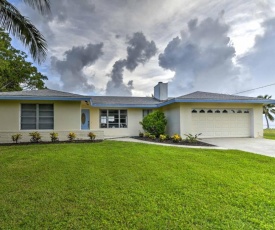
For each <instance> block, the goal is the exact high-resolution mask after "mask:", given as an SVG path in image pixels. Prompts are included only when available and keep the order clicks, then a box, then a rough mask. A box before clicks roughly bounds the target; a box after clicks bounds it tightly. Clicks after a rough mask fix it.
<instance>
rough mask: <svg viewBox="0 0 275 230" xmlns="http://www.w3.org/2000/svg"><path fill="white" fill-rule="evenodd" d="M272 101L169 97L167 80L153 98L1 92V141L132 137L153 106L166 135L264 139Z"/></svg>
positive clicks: (201, 94) (212, 95)
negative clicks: (266, 108) (35, 136)
mask: <svg viewBox="0 0 275 230" xmlns="http://www.w3.org/2000/svg"><path fill="white" fill-rule="evenodd" d="M270 103H275V100H265V99H259V98H254V97H244V96H235V95H226V94H217V93H208V92H194V93H190V94H187V95H183V96H179V97H174V98H169V97H168V83H162V82H159V83H158V84H157V85H156V86H155V88H154V97H115V96H83V95H77V94H72V93H66V92H60V91H56V90H50V89H44V90H30V91H17V92H2V93H0V142H2V143H3V142H10V141H11V135H12V134H16V133H21V134H23V140H22V141H29V140H30V137H29V135H28V134H29V133H30V132H33V131H39V132H40V133H41V134H42V139H43V140H49V139H50V137H49V133H50V132H57V133H59V139H60V140H64V139H67V134H68V133H69V132H75V133H76V135H77V137H78V138H79V139H86V138H88V137H87V134H88V133H89V132H93V133H95V134H96V135H97V138H98V139H102V138H104V137H116V136H136V135H138V133H139V131H142V127H141V125H140V124H139V122H140V121H142V119H143V117H144V116H146V115H147V114H149V113H150V112H152V111H154V110H161V111H163V112H164V113H165V115H166V117H167V120H168V124H167V133H168V134H170V135H172V134H174V133H178V134H180V135H181V136H184V134H188V133H192V134H198V133H202V135H201V137H202V138H211V137H253V138H256V137H262V136H263V119H262V107H263V104H270Z"/></svg>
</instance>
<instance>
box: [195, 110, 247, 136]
mask: <svg viewBox="0 0 275 230" xmlns="http://www.w3.org/2000/svg"><path fill="white" fill-rule="evenodd" d="M192 130H193V134H197V133H202V135H201V136H200V137H250V136H251V111H250V110H247V109H217V108H216V109H215V108H213V109H193V110H192Z"/></svg>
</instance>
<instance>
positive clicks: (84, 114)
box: [81, 109, 90, 129]
mask: <svg viewBox="0 0 275 230" xmlns="http://www.w3.org/2000/svg"><path fill="white" fill-rule="evenodd" d="M81 129H90V110H89V109H82V110H81Z"/></svg>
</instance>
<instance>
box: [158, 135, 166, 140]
mask: <svg viewBox="0 0 275 230" xmlns="http://www.w3.org/2000/svg"><path fill="white" fill-rule="evenodd" d="M165 140H166V135H163V134H160V135H159V141H160V142H163V141H165Z"/></svg>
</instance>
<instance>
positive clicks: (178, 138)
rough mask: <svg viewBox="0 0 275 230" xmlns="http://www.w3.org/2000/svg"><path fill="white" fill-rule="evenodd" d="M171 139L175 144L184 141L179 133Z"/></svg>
mask: <svg viewBox="0 0 275 230" xmlns="http://www.w3.org/2000/svg"><path fill="white" fill-rule="evenodd" d="M171 138H172V140H173V142H175V143H179V142H180V141H181V140H182V138H181V136H180V135H179V134H177V133H175V134H174V135H173V136H171Z"/></svg>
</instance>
